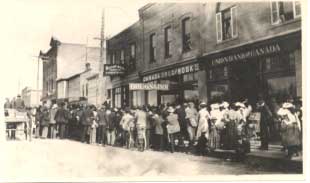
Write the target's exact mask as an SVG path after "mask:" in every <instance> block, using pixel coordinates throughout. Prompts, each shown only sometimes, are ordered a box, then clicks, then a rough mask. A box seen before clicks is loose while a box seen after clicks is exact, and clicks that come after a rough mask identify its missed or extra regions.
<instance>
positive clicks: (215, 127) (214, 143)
mask: <svg viewBox="0 0 310 183" xmlns="http://www.w3.org/2000/svg"><path fill="white" fill-rule="evenodd" d="M210 107H211V111H210V119H211V123H210V124H211V126H210V135H209V137H210V139H209V147H210V148H211V149H216V148H219V147H220V136H219V134H220V131H221V130H222V129H223V128H224V123H223V122H222V113H221V111H220V105H219V104H218V103H214V104H211V106H210Z"/></svg>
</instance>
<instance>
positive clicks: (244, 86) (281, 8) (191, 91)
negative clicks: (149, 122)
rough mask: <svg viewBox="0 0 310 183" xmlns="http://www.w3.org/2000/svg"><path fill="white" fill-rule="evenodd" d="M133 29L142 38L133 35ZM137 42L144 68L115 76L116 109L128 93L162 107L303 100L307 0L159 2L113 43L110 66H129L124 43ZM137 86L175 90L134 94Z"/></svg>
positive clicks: (144, 10)
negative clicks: (303, 10) (262, 99)
mask: <svg viewBox="0 0 310 183" xmlns="http://www.w3.org/2000/svg"><path fill="white" fill-rule="evenodd" d="M133 27H135V29H136V30H139V31H140V33H141V36H140V37H139V36H137V37H135V36H133V35H132V34H129V33H131V32H132V30H133ZM134 32H137V31H134ZM135 35H136V34H135ZM132 40H135V41H132ZM130 42H135V44H136V45H137V49H135V50H136V58H138V59H137V62H136V63H137V64H136V66H137V67H136V68H135V70H134V71H131V73H134V74H129V73H128V74H126V75H123V76H122V77H114V76H113V77H112V78H113V79H112V80H113V82H112V85H113V90H112V92H111V93H112V95H113V97H112V98H113V104H117V105H115V106H120V105H121V104H122V103H123V102H124V101H125V102H127V101H128V100H126V99H127V98H129V99H135V98H140V100H138V101H137V102H136V100H132V102H131V101H130V100H129V104H130V105H143V104H151V105H159V104H162V103H182V102H184V101H198V100H203V101H209V100H222V99H224V100H227V101H237V100H240V99H245V98H248V99H249V100H251V101H252V102H255V101H256V100H257V97H258V95H260V94H262V95H263V96H264V97H265V98H271V97H274V98H275V99H277V100H279V101H281V100H284V98H286V97H288V96H293V97H296V96H299V97H301V89H302V87H301V85H302V84H301V75H302V74H301V72H302V71H301V61H302V60H301V4H300V2H299V1H290V2H288V1H285V2H281V1H270V2H251V3H249V2H218V3H217V2H208V3H151V4H147V5H146V6H144V7H142V8H140V9H139V22H137V23H136V24H134V26H131V27H129V28H128V29H126V30H125V31H123V32H121V33H120V34H118V35H116V36H114V37H113V38H111V39H110V40H109V41H108V43H109V44H108V56H109V59H110V63H114V62H116V63H117V62H118V63H122V58H125V62H124V63H125V64H127V63H129V62H128V61H127V60H126V57H124V56H122V54H123V53H122V50H123V49H122V46H124V47H126V46H128V45H130ZM128 48H130V47H128ZM128 53H130V52H128ZM118 54H119V56H118ZM125 55H126V49H125ZM118 58H120V59H118ZM130 83H145V84H168V85H169V89H168V90H161V89H158V90H156V89H155V90H138V91H130V88H129V89H128V87H127V85H128V84H130ZM127 93H130V94H129V96H127Z"/></svg>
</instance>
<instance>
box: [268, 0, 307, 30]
mask: <svg viewBox="0 0 310 183" xmlns="http://www.w3.org/2000/svg"><path fill="white" fill-rule="evenodd" d="M284 2H287V3H292V7H293V19H292V20H286V21H283V22H282V20H281V18H280V7H279V3H284ZM298 2H299V5H300V14H299V15H296V1H275V0H271V1H270V14H271V15H270V19H271V25H280V24H283V23H286V22H290V21H294V20H296V19H298V18H300V17H301V3H300V1H298ZM273 3H275V4H276V11H277V17H278V19H277V20H276V21H274V20H273V18H274V17H273Z"/></svg>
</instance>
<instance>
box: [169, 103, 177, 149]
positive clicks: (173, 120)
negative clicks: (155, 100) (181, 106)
mask: <svg viewBox="0 0 310 183" xmlns="http://www.w3.org/2000/svg"><path fill="white" fill-rule="evenodd" d="M167 112H168V116H167V118H166V119H167V132H168V139H169V143H170V152H171V153H173V152H174V145H175V144H174V143H175V137H176V135H177V133H179V132H180V124H179V119H178V115H177V114H175V113H174V112H175V109H174V108H173V107H172V106H169V107H168V109H167Z"/></svg>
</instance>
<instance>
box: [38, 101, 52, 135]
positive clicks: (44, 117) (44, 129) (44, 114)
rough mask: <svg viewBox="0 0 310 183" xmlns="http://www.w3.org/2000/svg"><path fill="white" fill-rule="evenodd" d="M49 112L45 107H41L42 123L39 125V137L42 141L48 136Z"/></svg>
mask: <svg viewBox="0 0 310 183" xmlns="http://www.w3.org/2000/svg"><path fill="white" fill-rule="evenodd" d="M50 120H51V118H50V111H49V110H48V108H47V107H43V112H42V122H41V124H40V126H41V129H42V135H41V137H42V138H43V139H46V138H47V135H48V126H49V123H50Z"/></svg>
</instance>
